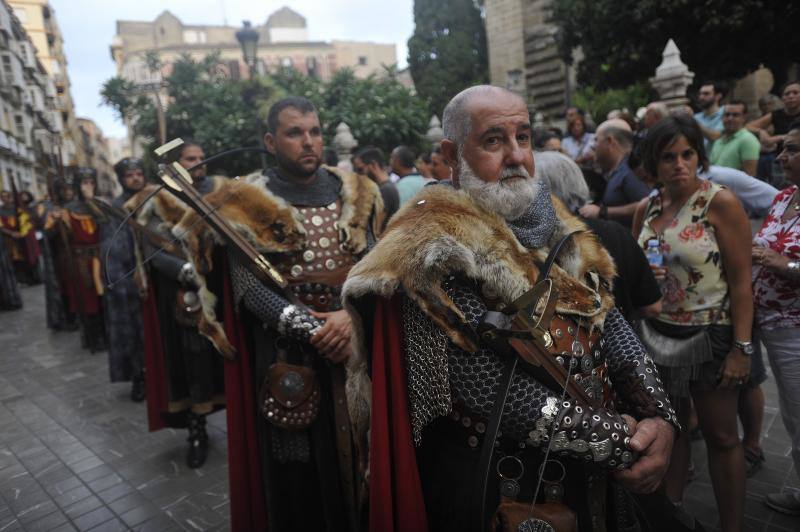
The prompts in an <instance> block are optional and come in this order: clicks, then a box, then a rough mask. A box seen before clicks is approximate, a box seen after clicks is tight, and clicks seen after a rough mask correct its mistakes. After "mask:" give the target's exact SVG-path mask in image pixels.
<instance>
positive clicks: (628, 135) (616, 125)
mask: <svg viewBox="0 0 800 532" xmlns="http://www.w3.org/2000/svg"><path fill="white" fill-rule="evenodd" d="M596 135H597V136H603V137H605V136H609V137H611V138H613V139H614V140H615V141H616V142H617V144H619V145H620V146H621V147H622V148H623V149H624V150H628V151H630V149H631V148H632V147H633V130H632V129H631V125H630V124H628V123H627V122H626V121H625V120H623V119H621V118H612V119H611V120H606V121H605V122H603V123H602V124H600V126H598V128H597V133H596Z"/></svg>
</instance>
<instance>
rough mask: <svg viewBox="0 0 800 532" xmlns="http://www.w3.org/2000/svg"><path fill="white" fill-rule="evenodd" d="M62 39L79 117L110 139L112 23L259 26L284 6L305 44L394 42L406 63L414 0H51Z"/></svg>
mask: <svg viewBox="0 0 800 532" xmlns="http://www.w3.org/2000/svg"><path fill="white" fill-rule="evenodd" d="M50 5H51V6H52V7H53V8H54V9H55V14H56V18H57V20H58V24H59V26H60V27H61V32H62V33H63V35H64V45H65V48H66V53H67V61H68V63H69V66H68V69H69V70H68V72H69V77H70V81H71V82H72V98H73V99H74V100H75V107H76V113H77V115H78V116H82V117H88V118H91V119H93V120H94V121H95V122H97V124H98V125H99V126H100V128H101V129H102V130H103V133H105V135H106V136H108V137H124V136H125V128H124V126H123V125H122V123H121V122H119V121H118V120H117V119H116V117H115V116H114V113H113V112H112V111H111V109H110V108H108V107H105V106H103V105H101V103H100V87H101V86H102V84H103V82H104V81H105V80H107V79H108V78H110V77H112V76H114V75H116V68H115V66H114V61H113V60H112V59H111V52H110V50H109V46H110V45H111V39H112V38H113V37H114V34H115V33H116V21H117V20H147V21H152V20H154V19H155V18H156V17H157V16H158V15H159V14H160V13H161V12H162V11H164V10H169V11H170V12H172V13H173V14H174V15H175V16H177V17H178V18H179V19H180V20H181V21H182V22H184V23H186V24H209V25H212V24H223V23H224V22H225V20H227V23H228V24H229V25H231V26H239V25H241V23H242V20H244V19H249V20H251V21H252V22H253V23H254V24H262V23H264V22H265V21H266V20H267V17H268V16H269V15H270V13H272V12H274V11H276V10H278V9H280V8H281V7H282V6H284V5H290V7H291V8H292V9H294V10H295V11H297V12H298V13H300V14H301V15H303V16H304V17H306V21H307V22H308V36H309V39H311V40H322V41H330V40H333V39H347V40H364V41H375V42H384V43H395V44H396V45H397V60H398V63H399V64H400V66H401V67H404V66H405V65H406V56H407V49H406V41H407V40H408V38H409V37H410V36H411V34H412V33H413V31H414V16H413V13H412V9H413V0H393V1H391V2H376V1H375V0H291V2H289V1H288V0H275V1H273V0H269V1H253V0H249V1H248V0H132V1H116V0H115V1H109V0H50Z"/></svg>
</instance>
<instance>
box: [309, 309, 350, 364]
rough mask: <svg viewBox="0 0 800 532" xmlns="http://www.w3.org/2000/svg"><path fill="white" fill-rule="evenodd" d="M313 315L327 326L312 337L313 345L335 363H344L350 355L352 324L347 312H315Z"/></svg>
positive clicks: (312, 312)
mask: <svg viewBox="0 0 800 532" xmlns="http://www.w3.org/2000/svg"><path fill="white" fill-rule="evenodd" d="M311 314H312V315H313V316H314V317H315V318H317V319H320V320H325V325H323V326H322V328H321V329H320V330H319V331H317V333H316V334H315V335H314V336H312V337H311V345H313V346H314V347H315V348H316V349H317V350H318V351H319V352H320V353H322V354H323V355H325V357H327V358H329V359H330V360H331V361H333V362H335V363H339V362H342V361H343V360H345V359H346V358H347V357H348V356H349V355H350V333H351V332H352V323H351V322H350V315H349V314H347V311H344V310H337V311H336V312H314V311H311Z"/></svg>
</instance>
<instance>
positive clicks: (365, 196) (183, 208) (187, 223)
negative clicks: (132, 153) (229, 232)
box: [125, 166, 383, 358]
mask: <svg viewBox="0 0 800 532" xmlns="http://www.w3.org/2000/svg"><path fill="white" fill-rule="evenodd" d="M325 168H326V169H327V170H328V171H330V172H333V173H336V175H337V176H338V177H339V178H340V179H341V180H342V194H341V197H342V213H341V216H340V218H339V226H340V227H339V232H340V235H339V236H340V238H339V240H340V242H342V243H343V245H344V246H345V247H346V248H347V249H348V250H349V251H351V252H352V253H354V254H359V253H362V252H364V251H365V250H366V247H367V227H368V225H369V223H370V215H371V214H372V213H373V209H374V212H376V213H383V207H382V205H383V203H382V199H381V195H380V191H379V190H378V187H377V186H376V185H375V184H374V183H372V182H371V181H370V180H369V179H368V178H367V177H364V176H358V175H356V174H344V173H342V172H340V171H339V170H337V169H335V168H330V167H327V166H326V167H325ZM213 179H214V187H213V190H212V191H211V192H210V193H208V194H206V195H205V196H204V197H203V199H204V200H205V201H206V202H207V203H209V204H210V205H212V206H213V207H214V208H215V209H216V211H217V212H218V213H219V214H220V216H221V217H222V218H224V219H225V220H226V221H227V222H228V223H229V224H230V225H231V227H232V228H233V229H234V230H235V231H236V232H237V233H239V234H240V235H241V236H243V237H244V238H245V239H246V240H247V241H248V242H249V243H250V244H251V245H252V246H253V247H254V248H255V249H256V250H258V251H259V252H261V253H265V254H266V253H288V252H294V251H298V250H301V249H304V248H305V246H306V232H305V229H304V228H303V224H302V220H303V218H302V216H301V215H300V213H299V211H298V210H297V209H295V208H294V207H292V206H291V205H290V204H288V203H287V202H286V201H284V200H283V198H280V197H278V196H275V195H274V194H272V193H270V192H269V190H268V189H267V188H266V186H265V185H266V181H267V179H268V178H267V177H266V176H264V175H263V174H261V173H260V172H254V173H252V174H249V175H247V176H245V177H244V178H240V179H228V178H225V177H219V176H216V177H213ZM154 189H155V186H153V185H148V187H145V189H143V190H141V191H139V192H138V193H137V194H135V195H134V196H133V197H131V198H130V199H129V200H128V202H127V203H126V204H125V208H127V209H128V210H129V211H130V210H133V209H134V208H137V207H138V206H139V205H140V203H141V202H142V200H143V199H144V198H145V197H146V196H147V195H148V194H149V193H151V192H152V191H153V190H154ZM153 216H157V217H158V219H160V220H161V230H162V231H163V232H165V233H167V234H171V235H173V236H174V237H175V238H176V239H177V240H178V241H179V242H180V244H181V247H182V248H183V250H184V252H185V255H186V257H187V260H188V261H189V262H191V263H192V265H193V266H194V267H195V270H196V271H197V273H198V276H197V277H198V279H197V284H198V286H199V290H198V295H199V297H200V301H201V305H202V312H201V317H200V320H199V322H198V330H199V331H200V333H201V334H203V335H204V336H206V337H207V338H208V339H209V340H210V341H211V342H212V343H213V344H214V347H216V348H217V350H218V351H219V352H220V353H221V354H222V355H223V356H225V357H226V358H232V357H233V356H234V355H235V350H234V348H233V346H232V345H231V344H230V342H229V341H228V339H227V337H226V336H225V333H224V331H223V328H222V326H221V324H220V323H219V321H218V320H217V318H216V314H215V312H214V307H215V305H216V296H214V294H213V293H212V292H211V291H209V290H208V288H207V286H206V282H205V274H207V273H208V272H209V271H211V270H212V269H213V263H212V251H213V248H214V246H215V245H224V244H225V242H224V241H223V240H222V239H221V238H220V237H219V235H217V233H216V232H215V231H214V230H213V229H211V227H210V226H209V225H208V224H207V223H204V222H203V221H201V216H200V215H199V214H198V213H197V212H195V211H194V210H193V209H190V208H188V206H187V205H186V204H185V203H183V202H182V201H180V200H179V199H177V198H176V197H175V196H174V195H173V194H171V193H170V192H168V191H166V190H162V191H160V192H159V193H158V194H156V195H155V196H154V197H153V199H152V200H150V201H148V202H147V203H145V204H144V205H142V206H141V208H139V210H138V211H137V216H136V217H137V221H138V222H139V223H141V224H143V225H147V223H148V222H149V221H150V220H151V219H152V217H153ZM381 216H382V214H381V215H380V216H375V217H373V220H372V224H373V231H375V229H376V228H377V227H380V226H381V224H382V223H383V219H382V217H381ZM374 234H378V233H377V231H375V232H374Z"/></svg>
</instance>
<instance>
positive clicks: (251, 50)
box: [236, 20, 258, 78]
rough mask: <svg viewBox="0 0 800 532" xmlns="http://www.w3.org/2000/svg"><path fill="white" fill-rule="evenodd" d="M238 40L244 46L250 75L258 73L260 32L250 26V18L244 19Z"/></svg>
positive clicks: (243, 52)
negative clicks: (257, 60)
mask: <svg viewBox="0 0 800 532" xmlns="http://www.w3.org/2000/svg"><path fill="white" fill-rule="evenodd" d="M236 40H237V41H239V44H240V45H241V47H242V55H243V56H244V62H245V63H246V64H247V66H248V67H250V77H251V78H252V77H253V76H254V75H255V73H256V51H257V50H258V32H257V31H256V30H254V29H253V28H252V27H251V26H250V21H249V20H243V21H242V29H240V30H239V31H237V32H236Z"/></svg>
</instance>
